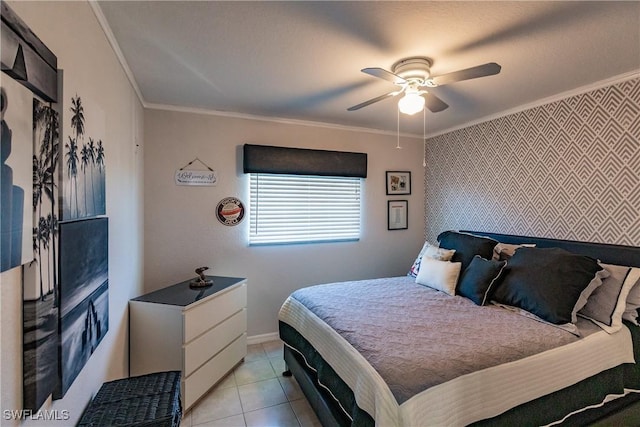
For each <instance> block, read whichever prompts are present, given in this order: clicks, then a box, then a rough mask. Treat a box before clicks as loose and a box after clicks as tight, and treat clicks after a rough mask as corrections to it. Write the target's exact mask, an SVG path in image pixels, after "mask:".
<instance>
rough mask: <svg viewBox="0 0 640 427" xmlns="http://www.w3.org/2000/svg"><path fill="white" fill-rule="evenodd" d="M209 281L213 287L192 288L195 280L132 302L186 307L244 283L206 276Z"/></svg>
mask: <svg viewBox="0 0 640 427" xmlns="http://www.w3.org/2000/svg"><path fill="white" fill-rule="evenodd" d="M205 277H206V278H207V279H211V280H213V285H211V286H207V287H204V288H191V287H189V283H191V281H192V280H193V278H191V279H189V280H185V281H184V282H181V283H178V284H175V285H173V286H169V287H167V288H163V289H158V290H157V291H153V292H150V293H148V294H146V295H141V296H139V297H137V298H133V299H132V300H131V301H141V302H152V303H156V304H169V305H177V306H180V307H186V306H188V305H189V304H193V303H194V302H196V301H200V300H201V299H204V298H207V297H208V296H211V295H213V294H216V293H218V292H220V291H223V290H225V289H227V288H229V287H231V286H233V285H235V284H237V283H240V282H242V281H243V280H245V279H243V278H240V277H223V276H205Z"/></svg>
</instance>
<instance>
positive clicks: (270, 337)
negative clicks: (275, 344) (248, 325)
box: [247, 332, 280, 345]
mask: <svg viewBox="0 0 640 427" xmlns="http://www.w3.org/2000/svg"><path fill="white" fill-rule="evenodd" d="M279 339H280V335H278V333H277V332H270V333H268V334H261V335H252V336H250V337H247V345H251V344H260V343H263V342H267V341H274V340H279Z"/></svg>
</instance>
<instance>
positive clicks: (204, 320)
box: [184, 283, 247, 344]
mask: <svg viewBox="0 0 640 427" xmlns="http://www.w3.org/2000/svg"><path fill="white" fill-rule="evenodd" d="M246 305H247V285H246V284H245V283H242V284H240V285H237V286H234V287H233V288H231V289H229V290H228V291H226V292H224V293H223V294H222V295H216V297H215V298H211V299H209V300H207V301H204V302H203V303H201V304H198V305H196V306H195V307H193V308H191V309H188V310H186V311H185V312H184V343H185V344H188V343H189V342H191V341H192V340H193V339H194V338H196V337H198V336H199V335H201V334H202V333H204V332H206V331H207V330H209V329H211V328H212V327H214V326H216V325H217V324H219V323H221V322H222V321H223V320H225V319H226V318H228V317H230V316H232V315H233V314H234V313H236V312H238V311H240V310H241V309H242V308H244V307H246Z"/></svg>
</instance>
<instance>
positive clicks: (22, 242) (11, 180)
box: [0, 75, 33, 271]
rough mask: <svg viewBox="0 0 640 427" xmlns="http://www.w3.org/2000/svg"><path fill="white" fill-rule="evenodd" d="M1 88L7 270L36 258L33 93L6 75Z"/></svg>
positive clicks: (1, 217) (0, 189)
mask: <svg viewBox="0 0 640 427" xmlns="http://www.w3.org/2000/svg"><path fill="white" fill-rule="evenodd" d="M0 92H1V124H0V126H1V131H0V139H1V147H0V154H1V161H2V165H1V178H0V226H1V228H0V271H6V270H9V269H12V268H14V267H17V266H19V265H22V264H24V263H26V262H29V261H31V260H32V259H33V251H32V243H31V232H32V227H33V215H32V212H31V209H30V207H31V194H32V190H33V185H32V171H31V163H32V161H31V159H32V156H33V140H32V136H31V133H32V98H33V95H32V93H31V92H30V91H29V90H28V89H26V88H25V87H24V86H22V85H20V84H19V83H18V82H16V81H15V80H13V79H12V78H10V77H8V76H6V75H5V76H3V78H2V86H1V91H0Z"/></svg>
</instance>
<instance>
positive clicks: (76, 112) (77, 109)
mask: <svg viewBox="0 0 640 427" xmlns="http://www.w3.org/2000/svg"><path fill="white" fill-rule="evenodd" d="M71 112H72V113H73V116H71V127H72V128H73V130H74V131H75V133H76V139H78V138H79V137H80V136H82V135H84V107H83V106H82V100H81V99H80V97H79V96H78V94H76V97H75V98H71Z"/></svg>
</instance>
